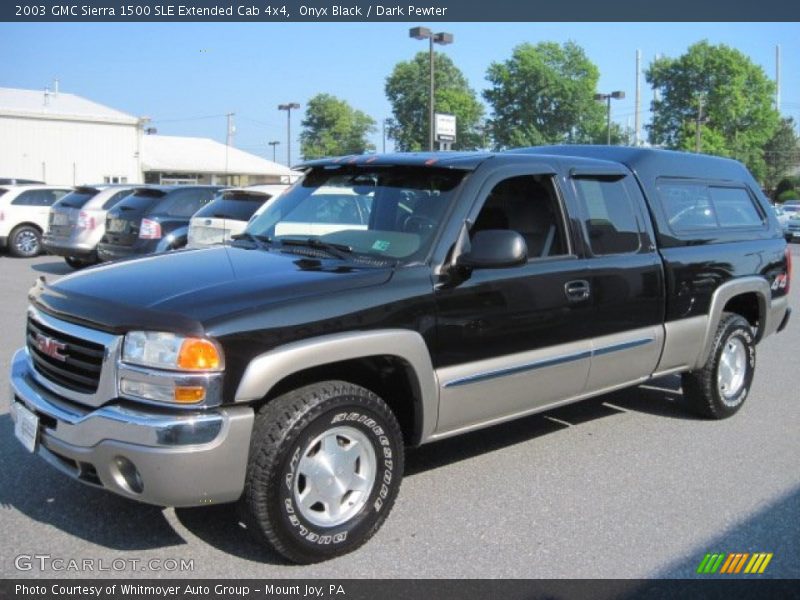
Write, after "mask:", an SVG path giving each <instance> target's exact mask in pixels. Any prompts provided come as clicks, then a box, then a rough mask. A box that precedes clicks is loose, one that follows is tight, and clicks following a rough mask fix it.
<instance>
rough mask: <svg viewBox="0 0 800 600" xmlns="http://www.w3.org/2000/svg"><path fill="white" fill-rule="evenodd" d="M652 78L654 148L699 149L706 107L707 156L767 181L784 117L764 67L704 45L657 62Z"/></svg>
mask: <svg viewBox="0 0 800 600" xmlns="http://www.w3.org/2000/svg"><path fill="white" fill-rule="evenodd" d="M646 77H647V81H648V82H649V83H650V84H651V85H652V86H653V87H654V88H656V89H657V90H658V92H659V99H658V100H656V101H654V102H653V104H652V108H653V114H654V117H653V121H652V123H651V124H650V125H649V126H648V129H649V134H650V141H651V142H652V143H653V144H657V145H663V146H666V147H668V148H674V149H678V150H689V151H694V150H695V145H696V132H697V125H698V117H699V115H700V108H701V105H702V115H703V118H702V120H700V127H701V131H700V133H701V148H700V150H701V152H705V153H708V154H717V155H721V156H729V157H732V158H736V159H738V160H741V161H742V162H744V163H745V164H746V165H747V166H748V167H749V168H750V170H751V171H752V172H753V174H754V175H755V176H756V178H757V179H759V180H760V181H764V178H765V177H766V162H765V160H764V147H765V145H766V144H767V142H768V141H769V140H770V139H771V138H772V136H773V135H774V134H775V132H776V130H777V129H778V126H779V125H780V117H779V115H778V112H777V111H776V110H775V109H774V108H773V106H772V100H773V94H774V92H775V86H774V84H773V83H772V81H770V79H769V78H768V77H767V75H766V73H764V70H763V69H762V68H761V67H759V66H758V65H756V64H754V63H753V62H752V61H751V60H750V59H749V58H748V57H747V56H745V55H744V54H742V53H741V52H739V51H738V50H736V49H734V48H730V47H729V46H726V45H724V44H719V45H716V46H713V45H711V44H709V43H708V42H707V41H702V42H698V43H696V44H694V45H692V46H690V47H689V49H688V50H687V52H686V53H685V54H683V55H681V56H680V57H678V58H674V59H673V58H661V59H658V60H656V61H654V62H653V63H651V65H650V68H649V69H648V70H647V72H646Z"/></svg>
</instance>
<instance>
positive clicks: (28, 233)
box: [8, 225, 42, 258]
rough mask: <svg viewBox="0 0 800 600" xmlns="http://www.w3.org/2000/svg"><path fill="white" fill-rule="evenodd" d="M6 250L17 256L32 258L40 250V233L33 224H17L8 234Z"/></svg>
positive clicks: (37, 254) (39, 252)
mask: <svg viewBox="0 0 800 600" xmlns="http://www.w3.org/2000/svg"><path fill="white" fill-rule="evenodd" d="M8 251H9V252H10V253H11V254H12V255H13V256H16V257H17V258H33V257H34V256H39V254H41V252H42V233H41V232H40V231H39V230H38V229H37V228H36V227H34V226H33V225H19V226H18V227H15V228H14V229H13V230H12V231H11V235H9V236H8Z"/></svg>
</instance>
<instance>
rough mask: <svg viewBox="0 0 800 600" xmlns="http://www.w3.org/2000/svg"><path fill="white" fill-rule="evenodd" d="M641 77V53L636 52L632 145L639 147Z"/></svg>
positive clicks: (639, 51)
mask: <svg viewBox="0 0 800 600" xmlns="http://www.w3.org/2000/svg"><path fill="white" fill-rule="evenodd" d="M641 76H642V51H641V50H636V113H635V114H636V117H635V118H634V121H633V145H634V146H638V145H639V130H640V129H641V127H642V113H641V101H642V88H641Z"/></svg>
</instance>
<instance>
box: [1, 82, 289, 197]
mask: <svg viewBox="0 0 800 600" xmlns="http://www.w3.org/2000/svg"><path fill="white" fill-rule="evenodd" d="M146 126H147V119H142V118H137V117H134V116H132V115H129V114H127V113H124V112H122V111H119V110H116V109H113V108H109V107H107V106H103V105H102V104H98V103H96V102H92V101H91V100H87V99H86V98H82V97H81V96H77V95H75V94H68V93H64V92H61V91H59V90H58V86H57V85H56V86H54V88H53V89H52V90H49V89H46V90H44V91H39V90H22V89H14V88H2V87H0V178H5V177H8V178H17V179H33V180H41V181H44V182H45V183H49V184H58V185H77V184H83V183H104V182H105V183H208V184H230V185H248V184H253V183H280V182H287V181H288V180H289V179H290V178H292V176H293V172H292V171H290V169H288V168H287V167H285V166H283V165H279V164H278V163H275V162H272V161H270V160H266V159H264V158H261V157H260V156H256V155H254V154H250V153H248V152H243V151H242V150H238V149H236V148H234V147H232V146H226V145H225V144H221V143H219V142H216V141H214V140H211V139H208V138H195V137H176V136H162V135H147V131H146Z"/></svg>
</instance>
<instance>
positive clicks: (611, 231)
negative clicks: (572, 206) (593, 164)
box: [573, 177, 640, 256]
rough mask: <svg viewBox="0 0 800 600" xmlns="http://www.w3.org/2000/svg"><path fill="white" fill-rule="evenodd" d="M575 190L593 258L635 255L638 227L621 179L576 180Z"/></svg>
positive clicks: (632, 207) (637, 242)
mask: <svg viewBox="0 0 800 600" xmlns="http://www.w3.org/2000/svg"><path fill="white" fill-rule="evenodd" d="M573 181H574V182H575V189H576V191H577V193H578V199H579V200H580V202H581V204H582V205H583V206H582V207H583V212H584V218H583V224H584V230H585V232H586V237H587V239H588V241H589V247H590V249H591V251H592V254H594V255H595V256H603V255H607V254H627V253H632V252H638V250H639V247H640V241H639V224H638V221H637V220H636V212H637V209H636V206H635V205H634V204H633V200H632V198H631V197H630V194H628V190H627V189H626V188H625V182H624V179H620V178H583V177H581V178H576V179H574V180H573Z"/></svg>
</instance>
